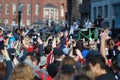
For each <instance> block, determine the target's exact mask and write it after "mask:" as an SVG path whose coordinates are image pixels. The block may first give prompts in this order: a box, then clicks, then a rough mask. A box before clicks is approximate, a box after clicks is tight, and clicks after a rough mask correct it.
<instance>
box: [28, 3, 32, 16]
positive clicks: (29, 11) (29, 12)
mask: <svg viewBox="0 0 120 80" xmlns="http://www.w3.org/2000/svg"><path fill="white" fill-rule="evenodd" d="M30 14H31V4H28V5H27V15H30Z"/></svg>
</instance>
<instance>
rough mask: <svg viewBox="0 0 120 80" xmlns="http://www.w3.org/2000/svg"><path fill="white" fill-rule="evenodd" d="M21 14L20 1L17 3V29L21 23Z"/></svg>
mask: <svg viewBox="0 0 120 80" xmlns="http://www.w3.org/2000/svg"><path fill="white" fill-rule="evenodd" d="M21 12H22V5H21V3H20V0H19V1H18V28H19V29H20V22H21Z"/></svg>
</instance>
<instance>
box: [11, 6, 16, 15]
mask: <svg viewBox="0 0 120 80" xmlns="http://www.w3.org/2000/svg"><path fill="white" fill-rule="evenodd" d="M12 9H13V12H12V13H13V15H15V14H16V4H13V8H12Z"/></svg>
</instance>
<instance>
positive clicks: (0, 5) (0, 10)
mask: <svg viewBox="0 0 120 80" xmlns="http://www.w3.org/2000/svg"><path fill="white" fill-rule="evenodd" d="M0 14H2V4H0Z"/></svg>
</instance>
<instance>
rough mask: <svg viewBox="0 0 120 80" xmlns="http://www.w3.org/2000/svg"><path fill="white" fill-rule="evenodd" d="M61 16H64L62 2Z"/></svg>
mask: <svg viewBox="0 0 120 80" xmlns="http://www.w3.org/2000/svg"><path fill="white" fill-rule="evenodd" d="M61 17H64V4H62V5H61Z"/></svg>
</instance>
